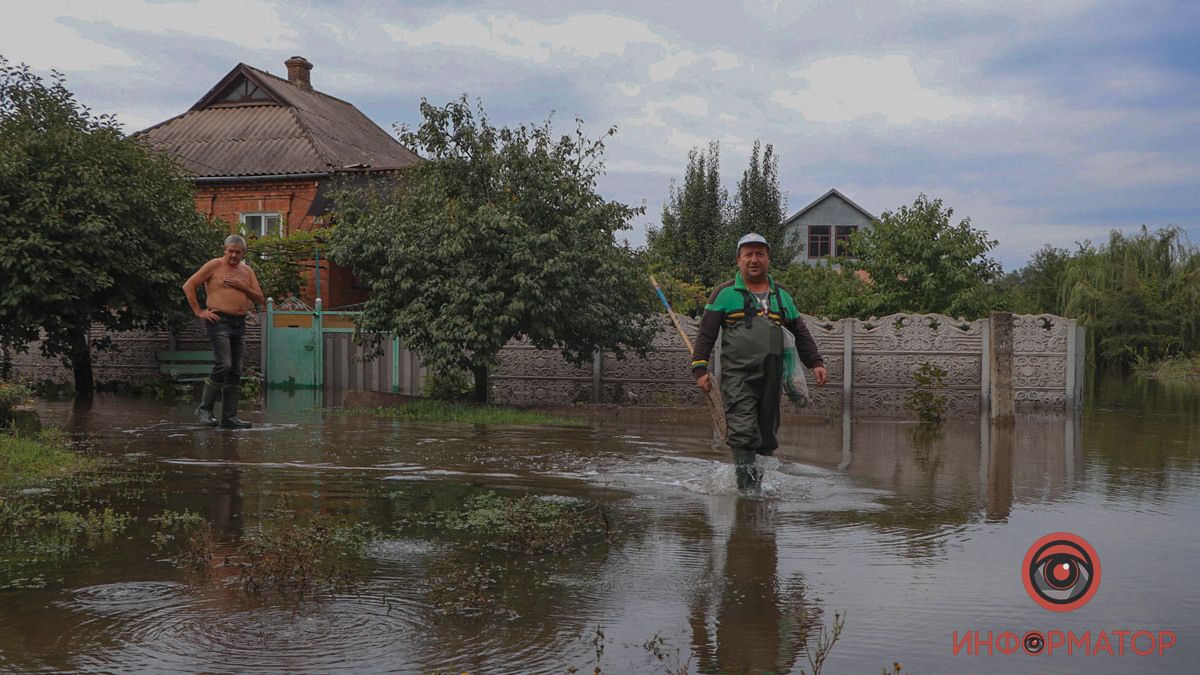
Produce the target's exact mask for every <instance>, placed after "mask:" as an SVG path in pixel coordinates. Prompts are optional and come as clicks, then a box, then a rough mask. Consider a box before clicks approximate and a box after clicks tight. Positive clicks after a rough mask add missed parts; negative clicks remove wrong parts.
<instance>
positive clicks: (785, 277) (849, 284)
mask: <svg viewBox="0 0 1200 675" xmlns="http://www.w3.org/2000/svg"><path fill="white" fill-rule="evenodd" d="M774 276H775V280H776V281H777V282H779V283H780V284H782V285H783V287H784V288H786V289H787V290H788V292H789V293H791V294H792V297H793V298H795V300H796V307H798V308H799V309H800V311H802V312H804V313H806V314H810V315H812V316H818V317H825V318H828V319H841V318H843V317H847V316H861V317H864V318H865V317H866V316H869V313H870V312H871V310H872V308H874V307H875V306H876V303H875V302H874V301H873V298H872V293H873V292H874V288H873V287H872V285H870V284H868V283H866V282H864V281H863V280H862V279H860V278H858V277H857V276H855V275H854V273H853V272H851V271H850V270H849V268H848V266H842V267H833V266H832V265H831V264H829V263H827V262H819V263H816V264H812V265H792V266H791V267H789V268H788V269H786V270H784V271H783V272H780V273H778V274H776V275H774Z"/></svg>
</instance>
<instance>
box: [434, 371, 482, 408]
mask: <svg viewBox="0 0 1200 675" xmlns="http://www.w3.org/2000/svg"><path fill="white" fill-rule="evenodd" d="M474 391H475V386H474V385H473V384H472V383H471V378H470V375H469V374H468V373H467V372H466V371H463V370H446V371H441V372H436V371H435V372H432V373H429V376H428V377H426V378H425V392H424V393H425V397H426V398H431V399H433V400H435V401H467V400H470V398H471V394H472V393H474Z"/></svg>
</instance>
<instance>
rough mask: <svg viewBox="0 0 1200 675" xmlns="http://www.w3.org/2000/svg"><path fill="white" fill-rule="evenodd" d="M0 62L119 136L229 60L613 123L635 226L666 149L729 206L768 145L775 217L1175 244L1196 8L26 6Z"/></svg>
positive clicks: (170, 107) (656, 190) (1188, 140)
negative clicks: (698, 153) (815, 204)
mask: <svg viewBox="0 0 1200 675" xmlns="http://www.w3.org/2000/svg"><path fill="white" fill-rule="evenodd" d="M19 5H20V7H21V8H20V9H19V10H18V9H15V8H13V7H12V6H9V7H8V8H7V9H6V11H5V15H4V21H3V22H2V23H0V54H3V55H4V56H5V57H6V58H8V60H9V61H11V62H25V63H28V64H29V65H31V66H32V67H34V68H35V69H38V70H41V71H48V70H49V69H51V68H54V69H58V70H60V71H62V72H63V73H65V74H66V76H67V78H68V85H69V86H70V87H71V89H72V90H74V91H75V92H76V94H77V95H78V97H79V98H80V100H81V101H83V102H84V103H86V104H87V105H89V106H91V107H92V108H93V109H94V110H96V111H99V112H112V113H115V114H116V115H117V116H118V118H119V119H120V120H121V121H122V123H123V124H124V125H125V127H126V129H127V130H129V131H135V130H138V129H141V128H144V127H146V126H149V125H151V124H154V123H156V122H159V121H161V120H163V119H166V118H168V117H171V116H173V115H176V114H179V113H181V112H183V111H184V110H186V109H187V108H188V107H189V106H191V105H192V104H193V103H194V102H195V101H196V100H197V99H199V98H200V96H201V95H203V94H204V93H205V92H206V91H207V90H208V89H209V88H210V87H211V86H212V85H213V84H215V83H216V82H217V81H218V80H219V79H220V78H221V77H222V76H223V75H224V74H225V73H226V72H228V71H229V70H230V69H231V68H232V67H233V66H234V65H236V64H237V63H238V62H239V61H242V62H245V63H248V64H250V65H253V66H256V67H259V68H262V69H265V70H269V71H270V72H272V73H276V74H278V75H281V76H286V69H285V68H284V66H283V61H284V60H285V59H286V58H288V57H289V56H292V55H302V56H304V57H306V58H307V59H308V60H309V61H311V62H313V64H314V65H315V67H314V69H313V71H312V80H313V85H314V86H315V87H316V88H317V89H319V90H321V91H324V92H326V93H329V94H332V95H334V96H337V97H339V98H343V99H346V100H348V101H350V102H352V103H354V104H356V105H357V106H358V107H359V108H360V109H362V110H363V111H364V112H365V113H366V114H367V115H368V116H370V117H371V118H372V119H374V120H375V121H376V122H377V123H379V124H380V125H381V126H383V127H384V128H387V129H391V128H392V125H393V123H408V124H410V125H411V124H414V123H416V122H417V121H418V104H419V102H420V100H421V98H422V97H424V98H427V99H429V100H430V101H431V102H433V103H437V104H442V103H445V102H446V101H449V100H451V99H453V98H456V97H457V96H458V95H460V94H462V93H467V94H468V95H469V96H470V97H472V98H480V99H482V101H483V104H484V107H485V108H486V110H487V111H488V113H489V116H490V117H491V119H492V121H493V122H494V123H497V124H516V123H521V122H538V121H541V120H544V119H545V118H546V117H547V116H548V115H549V114H550V113H551V112H552V111H553V113H554V120H555V121H556V128H557V129H558V130H561V131H563V132H566V131H569V130H570V127H571V125H572V124H573V119H574V117H576V116H579V117H581V118H582V119H583V120H584V122H585V128H586V130H587V131H588V132H590V134H591V135H593V136H595V135H599V134H600V133H602V132H603V131H604V130H605V129H607V128H608V127H609V126H611V125H616V126H617V127H618V133H617V136H616V137H615V138H613V139H611V140H610V142H609V144H608V152H607V166H608V175H607V176H606V177H605V179H604V180H603V182H602V183H601V186H600V187H601V190H602V192H603V193H604V194H605V196H606V197H608V198H610V199H617V200H620V201H623V202H626V203H630V204H634V205H639V204H644V205H645V206H646V209H647V210H646V214H645V216H643V217H640V218H638V219H637V220H636V221H635V222H634V223H633V225H634V227H633V230H632V231H631V233H630V235H629V239H630V241H631V242H633V243H634V244H638V245H640V244H642V243H644V241H645V228H646V226H647V225H650V224H657V222H658V221H659V218H660V215H661V209H662V202H663V199H664V198H665V196H666V195H667V192H668V188H669V185H670V181H671V180H672V178H678V177H680V176H681V174H682V172H683V169H684V167H685V165H686V162H687V154H688V150H689V149H691V148H693V147H695V146H703V145H706V144H707V143H708V141H709V140H710V139H711V140H718V141H720V143H721V168H722V177H723V178H724V180H725V182H726V184H727V186H728V187H729V188H730V191H731V192H732V190H733V188H734V185H735V183H736V181H737V179H738V177H739V176H740V175H741V172H742V170H743V169H744V168H745V165H746V162H747V161H748V158H749V151H750V147H751V145H752V144H753V142H754V140H755V139H761V140H762V141H763V142H764V143H771V144H773V145H774V146H775V149H776V153H777V154H778V156H779V158H780V163H779V169H780V176H781V187H782V188H783V190H784V191H785V192H786V193H787V194H788V212H789V213H792V212H795V211H796V210H798V209H800V208H802V207H804V206H805V205H807V204H808V203H809V202H810V201H812V200H813V199H815V198H817V197H819V196H820V195H822V194H824V193H825V192H826V191H828V190H829V188H832V187H836V188H837V189H838V190H840V191H841V192H842V193H844V194H845V195H846V196H848V197H850V198H851V199H852V200H854V201H855V202H857V203H858V204H859V205H860V206H862V207H864V208H865V209H867V210H868V211H871V212H872V213H874V214H875V215H879V214H880V213H881V212H883V211H885V210H891V209H895V208H896V207H898V206H900V205H902V204H910V203H911V202H912V201H913V199H914V198H915V197H916V196H917V195H918V194H919V193H922V192H924V193H926V194H928V195H930V196H931V197H940V198H942V199H943V200H944V201H945V203H946V204H947V205H949V206H952V207H954V209H955V217H956V219H957V218H961V217H969V218H970V219H971V221H972V224H973V225H974V226H975V227H977V228H980V229H983V230H986V231H987V232H988V233H989V234H990V235H991V236H992V238H994V239H997V240H999V242H1000V245H999V247H998V249H997V250H996V252H995V254H996V256H997V257H998V258H999V259H1000V260H1001V262H1002V263H1003V264H1004V267H1005V269H1006V270H1010V269H1013V268H1016V267H1019V266H1021V265H1023V264H1024V263H1025V262H1026V260H1027V259H1028V257H1029V255H1030V254H1031V253H1032V252H1033V251H1035V250H1037V249H1038V248H1040V247H1041V246H1042V245H1044V244H1046V243H1050V244H1054V245H1057V246H1065V247H1073V245H1074V242H1076V241H1080V240H1083V239H1091V240H1093V241H1102V240H1104V239H1106V238H1107V236H1108V231H1109V230H1110V229H1112V228H1120V229H1124V230H1130V231H1132V230H1135V229H1136V228H1138V227H1139V226H1141V225H1143V224H1144V225H1147V226H1149V227H1150V228H1151V229H1154V228H1158V227H1161V226H1165V225H1170V224H1174V225H1179V226H1181V227H1183V228H1185V229H1186V230H1187V231H1188V233H1189V235H1190V237H1191V239H1192V241H1200V184H1198V183H1200V180H1198V176H1200V3H1197V2H1194V1H1186V2H1144V1H1143V2H1089V1H1086V0H1036V1H1026V0H1007V1H1004V2H997V1H995V0H980V1H961V0H960V1H954V0H942V1H931V2H917V1H912V2H901V1H886V2H863V3H854V2H790V1H788V0H761V1H760V0H747V1H745V2H740V3H739V2H715V1H714V2H703V3H702V2H680V3H672V2H663V1H659V2H646V1H645V0H639V1H637V2H614V3H604V4H603V8H601V7H600V5H601V3H572V2H564V1H563V0H554V1H553V2H551V1H545V2H541V1H530V2H520V1H514V0H510V1H508V2H485V3H467V2H307V1H304V0H289V1H288V2H286V3H285V2H273V1H271V0H201V1H199V2H184V1H180V0H97V1H93V2H67V1H62V0H40V1H39V2H31V3H24V2H22V3H19Z"/></svg>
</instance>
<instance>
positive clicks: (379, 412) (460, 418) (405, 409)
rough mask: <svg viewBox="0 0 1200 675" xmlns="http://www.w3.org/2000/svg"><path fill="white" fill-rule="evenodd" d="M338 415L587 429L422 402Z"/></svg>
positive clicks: (503, 410) (532, 415) (545, 417)
mask: <svg viewBox="0 0 1200 675" xmlns="http://www.w3.org/2000/svg"><path fill="white" fill-rule="evenodd" d="M337 414H341V415H376V416H378V417H388V418H391V419H401V420H410V421H413V422H459V423H464V424H491V425H498V426H528V425H546V426H555V427H586V426H587V425H588V423H587V421H586V420H583V419H580V418H577V417H567V416H562V415H551V414H548V413H544V412H539V411H536V410H525V409H522V408H510V407H507V406H500V405H490V404H472V403H452V402H448V401H433V400H421V401H413V402H411V403H407V404H405V405H402V406H397V407H388V408H343V409H341V410H339V411H337Z"/></svg>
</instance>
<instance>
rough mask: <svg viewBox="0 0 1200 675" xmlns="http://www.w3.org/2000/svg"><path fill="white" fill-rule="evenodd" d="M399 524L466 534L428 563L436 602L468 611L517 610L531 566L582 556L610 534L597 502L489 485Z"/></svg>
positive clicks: (456, 610) (445, 607)
mask: <svg viewBox="0 0 1200 675" xmlns="http://www.w3.org/2000/svg"><path fill="white" fill-rule="evenodd" d="M402 527H417V528H422V529H432V530H434V531H436V532H441V533H443V534H444V535H452V536H465V537H466V538H467V541H466V542H465V545H464V546H463V547H462V548H461V549H460V550H459V551H458V552H456V553H453V554H451V555H449V556H447V557H445V558H443V559H441V560H440V561H438V562H436V563H434V564H433V565H432V566H431V567H430V571H429V576H428V578H427V580H426V582H427V584H428V586H429V591H428V598H429V600H430V602H431V603H432V604H433V606H434V607H436V608H437V609H438V610H439V611H441V612H446V613H454V614H463V615H480V614H498V615H505V614H507V615H509V616H510V617H513V616H516V612H515V610H514V609H513V608H512V605H513V604H514V602H520V599H521V597H523V595H524V593H526V592H528V588H527V587H526V586H527V584H526V582H527V576H528V575H529V574H531V572H530V569H531V566H532V567H533V568H538V567H539V566H544V565H546V564H549V565H554V564H555V563H553V562H552V561H553V560H556V559H557V560H566V559H570V558H577V557H578V556H579V555H580V554H584V553H585V552H586V551H587V550H588V549H589V548H590V547H591V544H599V543H600V542H601V541H603V542H605V543H610V542H611V540H612V537H613V533H612V530H611V528H610V525H609V518H608V516H607V514H606V513H605V512H604V510H603V508H601V507H600V506H598V505H595V504H588V503H586V502H581V501H575V500H553V499H546V498H543V497H538V496H535V495H519V496H510V495H502V494H498V493H495V492H491V491H488V492H483V493H480V494H476V495H473V496H470V497H467V498H465V499H463V500H462V502H461V503H460V504H458V505H456V506H454V507H451V508H447V509H441V510H432V511H429V512H426V513H423V514H419V515H415V516H412V517H410V518H408V519H406V520H405V521H404V522H403V523H402ZM498 554H499V555H498ZM533 574H535V576H536V575H537V574H538V573H533ZM523 580H524V581H523Z"/></svg>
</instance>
